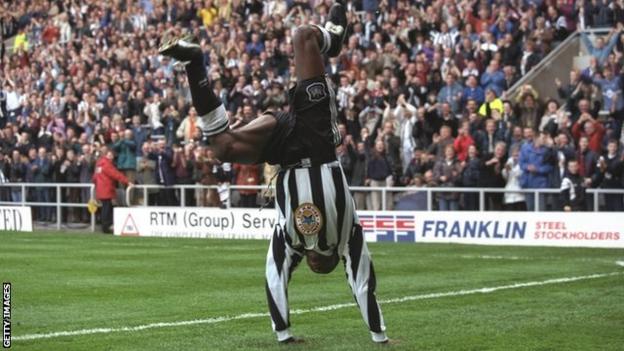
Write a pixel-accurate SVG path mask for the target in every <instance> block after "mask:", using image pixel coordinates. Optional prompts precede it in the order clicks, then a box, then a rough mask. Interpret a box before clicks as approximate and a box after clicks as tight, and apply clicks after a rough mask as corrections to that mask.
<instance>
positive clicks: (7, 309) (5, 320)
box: [2, 283, 11, 349]
mask: <svg viewBox="0 0 624 351" xmlns="http://www.w3.org/2000/svg"><path fill="white" fill-rule="evenodd" d="M2 347H4V348H5V349H8V348H9V347H11V283H2Z"/></svg>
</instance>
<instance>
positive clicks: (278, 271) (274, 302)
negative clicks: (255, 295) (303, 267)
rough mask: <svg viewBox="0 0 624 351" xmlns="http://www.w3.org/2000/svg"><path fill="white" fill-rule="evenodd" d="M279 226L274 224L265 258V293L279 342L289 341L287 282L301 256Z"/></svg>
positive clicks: (290, 338) (291, 338)
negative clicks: (288, 241)
mask: <svg viewBox="0 0 624 351" xmlns="http://www.w3.org/2000/svg"><path fill="white" fill-rule="evenodd" d="M286 236H287V234H286V233H285V232H284V230H283V229H282V227H281V226H279V225H278V226H276V227H275V230H274V232H273V237H272V238H271V244H270V246H269V252H268V253H267V260H266V294H267V302H268V304H269V313H270V315H271V324H272V326H273V331H275V333H276V334H277V340H278V341H279V342H290V341H292V340H294V339H293V336H292V334H291V332H290V316H289V307H288V282H289V281H290V277H291V274H292V272H293V271H294V270H295V268H296V267H297V265H298V264H299V262H301V259H302V257H303V253H301V252H299V251H297V250H294V249H293V248H292V247H291V246H290V245H289V244H288V243H287V239H286Z"/></svg>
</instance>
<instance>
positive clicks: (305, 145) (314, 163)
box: [159, 2, 388, 343]
mask: <svg viewBox="0 0 624 351" xmlns="http://www.w3.org/2000/svg"><path fill="white" fill-rule="evenodd" d="M346 26H347V17H346V13H345V8H344V6H343V5H342V4H341V3H338V2H337V3H335V4H334V5H333V6H332V7H331V9H330V11H329V16H328V21H327V23H326V24H325V26H323V27H322V26H316V25H304V26H301V27H299V28H297V30H296V31H295V34H294V38H293V46H294V54H295V70H296V75H297V83H296V85H295V86H294V87H293V88H292V89H291V90H290V92H289V94H290V95H289V105H290V109H289V112H287V113H284V112H272V111H267V112H265V113H264V114H263V115H262V116H260V117H258V118H257V119H255V120H254V121H253V122H251V123H249V124H248V125H245V126H243V127H241V128H237V129H230V128H229V121H228V118H227V115H226V111H225V108H224V106H223V104H222V103H221V101H220V100H219V98H217V97H216V96H215V94H214V92H213V91H212V88H211V87H210V83H209V81H208V78H207V73H206V68H205V66H204V57H203V54H202V51H201V49H200V46H199V45H198V44H195V43H193V41H192V40H191V39H192V38H189V37H184V36H183V37H177V38H175V37H174V38H165V39H164V40H163V43H162V45H161V47H160V49H159V51H160V53H161V54H162V55H166V56H170V57H173V58H175V59H177V60H178V61H181V62H184V63H185V67H186V73H187V76H188V81H189V85H190V88H191V95H192V98H193V105H194V106H195V109H196V110H197V112H198V114H199V115H200V116H201V122H202V129H203V131H204V133H205V134H206V135H207V136H208V137H209V140H210V143H211V145H212V148H213V149H214V151H215V155H216V157H217V158H219V159H221V160H223V161H229V162H239V163H262V162H268V163H270V164H279V165H280V166H281V170H280V171H279V173H278V175H277V182H276V202H277V207H278V208H277V210H278V214H277V215H278V221H277V225H276V226H275V228H274V232H273V237H272V239H271V244H270V247H269V251H268V254H267V262H266V294H267V300H268V305H269V311H270V315H271V320H272V325H273V330H274V331H275V333H276V334H277V339H278V341H280V342H285V343H288V342H296V341H299V339H296V338H294V337H293V335H292V333H291V330H290V318H289V307H288V282H289V280H290V277H291V274H292V272H293V271H294V269H295V268H296V267H297V265H298V264H299V262H301V260H302V259H303V257H304V256H305V257H306V260H307V263H308V265H309V266H310V268H311V269H312V271H314V272H316V273H330V272H331V271H333V270H334V268H335V267H336V265H337V264H338V262H339V261H340V258H342V259H343V262H344V267H345V271H346V274H347V279H348V282H349V285H350V286H351V289H352V291H353V295H354V297H355V300H356V301H357V305H358V306H359V308H360V311H361V313H362V317H363V318H364V321H365V322H366V324H367V325H368V328H369V330H370V332H371V335H372V339H373V341H375V342H379V343H385V342H387V341H388V338H387V336H386V332H385V329H386V328H385V325H384V320H383V316H382V313H381V310H380V308H379V305H378V304H377V298H376V296H375V288H376V278H375V271H374V269H373V263H372V261H371V257H370V254H369V251H368V248H367V246H366V242H365V240H364V237H363V234H362V227H361V226H360V224H359V220H358V218H357V214H356V212H355V205H354V202H353V199H352V197H351V194H350V192H349V189H348V187H347V182H346V179H345V176H344V174H343V172H342V169H341V168H340V164H339V162H338V161H337V160H336V154H335V147H336V145H337V144H339V143H340V135H339V133H338V128H337V122H336V118H337V111H336V101H335V93H334V90H333V88H332V86H331V82H330V81H329V80H328V79H327V78H326V77H325V67H324V63H323V57H322V56H321V55H322V54H326V55H328V56H330V57H333V56H337V55H338V54H339V53H340V50H341V47H342V43H343V41H344V38H345V35H346Z"/></svg>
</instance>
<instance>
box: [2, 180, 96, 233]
mask: <svg viewBox="0 0 624 351" xmlns="http://www.w3.org/2000/svg"><path fill="white" fill-rule="evenodd" d="M70 189H78V190H80V191H83V192H86V195H87V196H80V198H82V199H84V198H85V197H88V199H92V198H94V191H95V188H94V185H93V184H83V183H1V184H0V193H1V194H0V195H2V196H1V198H0V205H5V206H31V207H33V208H34V209H35V210H37V211H43V210H44V209H45V210H46V211H47V210H48V209H51V210H52V211H51V214H53V213H55V217H56V221H55V222H56V229H59V230H60V229H61V228H62V223H63V222H67V221H63V217H64V213H63V209H64V208H67V209H72V208H79V209H85V211H86V210H87V202H88V199H86V200H85V201H83V202H67V201H64V199H65V198H66V197H68V196H67V194H68V190H70ZM44 192H45V193H47V194H45V196H43V197H45V198H46V199H47V200H46V201H37V199H41V197H42V196H38V194H44ZM38 214H39V213H37V215H38ZM66 215H68V216H69V214H68V213H66ZM89 217H90V219H89V220H90V223H89V224H88V226H90V227H91V231H92V232H94V231H95V214H93V213H90V214H89ZM36 218H37V217H36V216H33V221H34V222H35V224H37V221H35V219H36ZM39 224H43V223H39ZM66 224H70V223H66ZM73 224H76V225H78V224H79V223H73Z"/></svg>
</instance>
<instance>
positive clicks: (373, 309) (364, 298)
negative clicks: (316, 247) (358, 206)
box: [343, 224, 388, 343]
mask: <svg viewBox="0 0 624 351" xmlns="http://www.w3.org/2000/svg"><path fill="white" fill-rule="evenodd" d="M343 260H344V264H345V272H346V273H347V280H348V282H349V285H350V286H351V290H352V291H353V296H354V297H355V301H356V302H357V304H358V307H359V308H360V312H361V313H362V318H364V322H366V324H367V325H368V329H369V330H370V332H371V336H372V338H373V341H374V342H379V343H385V342H387V341H388V337H387V336H386V326H385V323H384V319H383V315H382V313H381V309H380V308H379V305H378V304H377V296H376V295H375V289H376V288H377V280H376V277H375V269H374V267H373V261H372V260H371V256H370V253H369V251H368V246H367V245H366V241H365V240H364V235H363V234H362V227H361V226H360V225H359V224H355V225H354V226H353V230H352V233H351V236H350V237H349V239H348V241H347V245H346V246H345V248H344V250H343Z"/></svg>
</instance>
